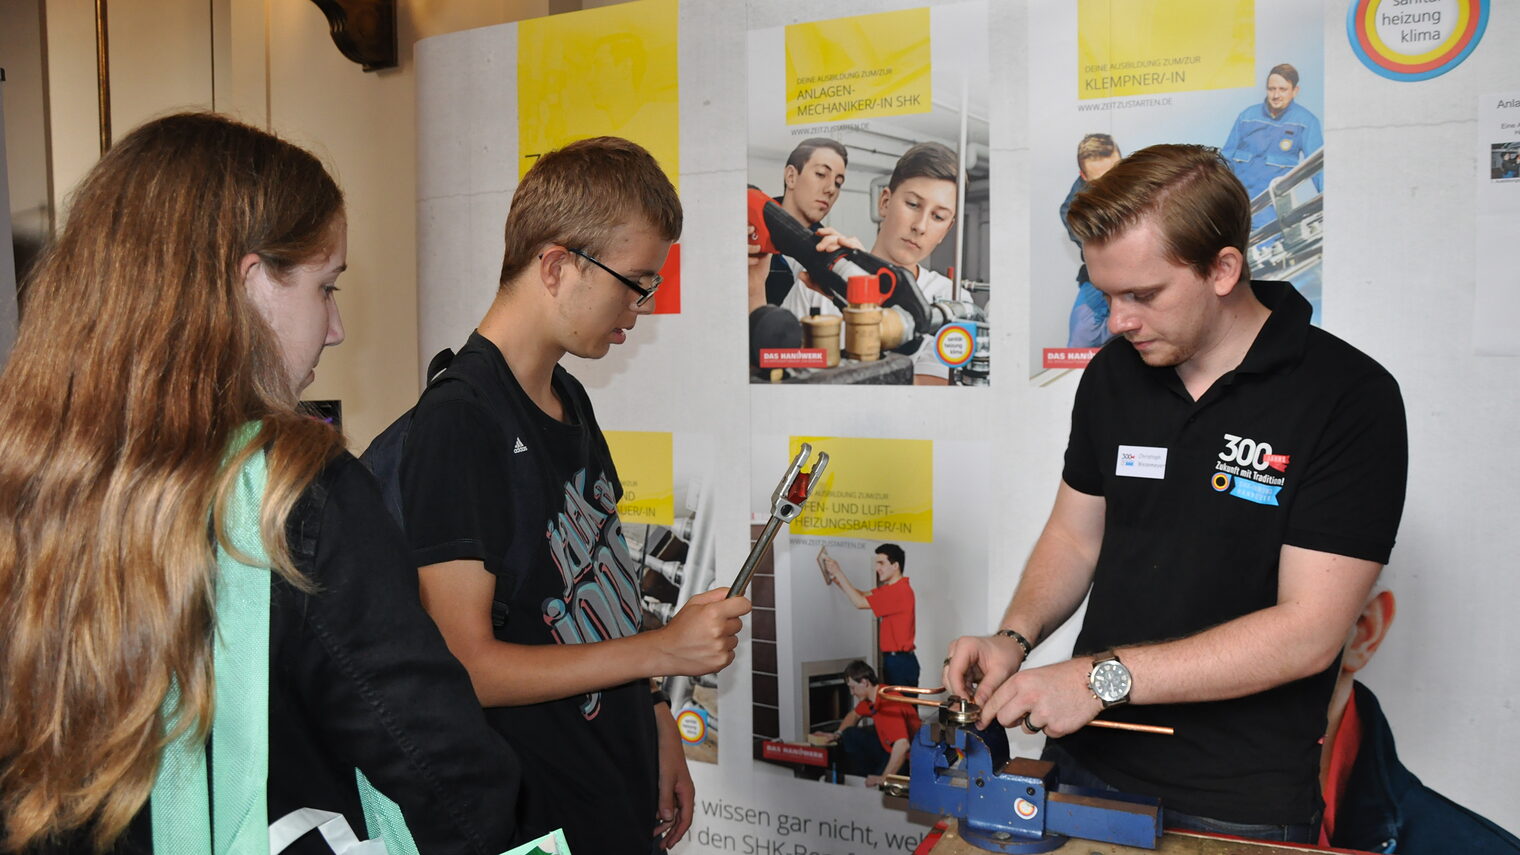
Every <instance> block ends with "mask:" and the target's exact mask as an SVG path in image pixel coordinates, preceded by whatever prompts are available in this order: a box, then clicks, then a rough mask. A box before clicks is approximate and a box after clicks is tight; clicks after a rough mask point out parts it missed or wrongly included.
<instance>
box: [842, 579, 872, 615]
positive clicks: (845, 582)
mask: <svg viewBox="0 0 1520 855" xmlns="http://www.w3.org/2000/svg"><path fill="white" fill-rule="evenodd" d="M834 581H835V582H838V583H839V590H841V591H843V592H844V595H845V597H846V598H847V599H849V601H850V603H851V604H852V605H854V606H855V608H857V609H869V608H870V607H871V604H870V603H868V602H866V595H865V594H863V593H861V591H860V589H859V588H857V587H855V586H854V585H851V584H850V580H849V579H846V578H845V576H844V574H843V573H840V574H838V575H836V576H835V577H834Z"/></svg>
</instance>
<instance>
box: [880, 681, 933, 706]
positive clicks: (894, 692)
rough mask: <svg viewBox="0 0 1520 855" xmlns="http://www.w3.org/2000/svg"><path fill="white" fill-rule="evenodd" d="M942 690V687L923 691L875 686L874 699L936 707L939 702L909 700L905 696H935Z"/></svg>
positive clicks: (916, 688)
mask: <svg viewBox="0 0 1520 855" xmlns="http://www.w3.org/2000/svg"><path fill="white" fill-rule="evenodd" d="M944 690H945V687H944V686H940V687H939V688H936V689H925V688H920V687H918V686H877V687H876V697H877V698H878V699H880V700H883V701H897V702H898V703H900V704H917V705H919V706H921V707H938V706H939V705H940V702H939V701H926V700H924V699H923V698H910V697H907V695H937V694H939V693H940V692H943V691H944Z"/></svg>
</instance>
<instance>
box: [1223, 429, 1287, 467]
mask: <svg viewBox="0 0 1520 855" xmlns="http://www.w3.org/2000/svg"><path fill="white" fill-rule="evenodd" d="M1224 445H1225V448H1224V451H1221V452H1219V460H1220V462H1221V463H1235V464H1239V465H1240V466H1249V467H1251V468H1252V469H1255V470H1256V471H1257V472H1260V471H1262V470H1264V469H1266V468H1268V467H1271V468H1273V469H1276V470H1277V471H1278V472H1286V471H1288V459H1289V455H1287V454H1273V453H1272V444H1271V443H1270V442H1257V441H1256V440H1254V439H1249V438H1246V437H1239V436H1236V435H1235V434H1233V433H1227V434H1225V435H1224Z"/></svg>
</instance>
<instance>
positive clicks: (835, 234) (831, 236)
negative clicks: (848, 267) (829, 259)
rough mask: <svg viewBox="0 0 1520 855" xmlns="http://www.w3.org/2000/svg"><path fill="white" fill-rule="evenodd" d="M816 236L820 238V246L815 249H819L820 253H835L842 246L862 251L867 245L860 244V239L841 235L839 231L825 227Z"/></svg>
mask: <svg viewBox="0 0 1520 855" xmlns="http://www.w3.org/2000/svg"><path fill="white" fill-rule="evenodd" d="M814 234H816V235H817V237H818V246H816V247H814V249H817V250H818V251H819V252H833V251H834V250H836V249H839V248H840V247H842V246H847V247H849V248H850V249H860V250H863V249H865V248H866V245H865V244H863V243H861V242H860V238H853V237H850V236H849V235H846V234H840V233H839V230H838V229H835V228H831V227H829V226H824V227H823V228H821V229H819V230H818V231H817V232H815V233H814Z"/></svg>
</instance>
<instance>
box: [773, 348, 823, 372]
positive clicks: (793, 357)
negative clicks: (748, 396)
mask: <svg viewBox="0 0 1520 855" xmlns="http://www.w3.org/2000/svg"><path fill="white" fill-rule="evenodd" d="M827 364H828V355H827V354H825V353H824V352H823V348H821V347H818V348H813V347H763V348H761V349H760V367H761V368H823V367H824V366H825V365H827Z"/></svg>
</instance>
